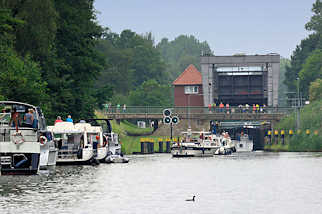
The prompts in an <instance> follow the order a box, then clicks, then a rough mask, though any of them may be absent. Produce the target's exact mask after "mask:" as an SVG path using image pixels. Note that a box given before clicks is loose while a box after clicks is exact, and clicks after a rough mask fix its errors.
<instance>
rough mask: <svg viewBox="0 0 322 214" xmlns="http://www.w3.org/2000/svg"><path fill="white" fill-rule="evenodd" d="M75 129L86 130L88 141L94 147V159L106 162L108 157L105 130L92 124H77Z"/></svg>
mask: <svg viewBox="0 0 322 214" xmlns="http://www.w3.org/2000/svg"><path fill="white" fill-rule="evenodd" d="M75 127H77V128H78V129H80V130H84V132H86V135H87V139H88V141H89V143H91V145H93V151H94V157H95V159H96V160H97V161H98V162H104V161H105V158H106V157H107V155H108V147H107V143H106V142H104V137H103V129H102V127H101V126H93V125H91V124H90V123H86V122H85V123H84V122H80V123H76V124H75Z"/></svg>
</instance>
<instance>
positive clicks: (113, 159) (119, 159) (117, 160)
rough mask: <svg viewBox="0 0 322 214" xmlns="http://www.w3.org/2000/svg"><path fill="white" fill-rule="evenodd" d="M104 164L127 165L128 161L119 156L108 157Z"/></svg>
mask: <svg viewBox="0 0 322 214" xmlns="http://www.w3.org/2000/svg"><path fill="white" fill-rule="evenodd" d="M105 162H106V163H128V162H129V159H128V158H125V157H122V156H121V155H110V156H108V157H107V158H106V160H105Z"/></svg>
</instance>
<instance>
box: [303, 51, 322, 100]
mask: <svg viewBox="0 0 322 214" xmlns="http://www.w3.org/2000/svg"><path fill="white" fill-rule="evenodd" d="M299 77H300V85H301V89H302V93H303V94H304V96H305V97H307V96H308V88H309V85H310V83H311V82H313V81H315V80H316V79H318V78H322V50H319V49H317V50H315V51H314V52H313V53H312V55H311V56H309V57H308V58H307V59H306V60H305V63H304V65H303V68H302V70H301V71H300V73H299ZM321 93H322V91H321Z"/></svg>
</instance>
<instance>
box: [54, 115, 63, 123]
mask: <svg viewBox="0 0 322 214" xmlns="http://www.w3.org/2000/svg"><path fill="white" fill-rule="evenodd" d="M59 122H63V121H62V119H61V116H57V119H56V120H55V124H56V123H59Z"/></svg>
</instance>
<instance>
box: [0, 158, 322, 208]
mask: <svg viewBox="0 0 322 214" xmlns="http://www.w3.org/2000/svg"><path fill="white" fill-rule="evenodd" d="M129 157H130V159H131V160H130V163H128V164H114V165H112V164H109V165H108V164H101V165H99V166H95V167H93V166H59V167H57V168H56V173H55V174H51V173H50V172H42V173H41V174H40V175H38V176H14V177H13V176H1V177H0V213H1V214H4V213H77V214H79V213H81V214H82V213H84V214H88V213H104V214H105V213H126V214H128V213H139V214H144V213H147V214H152V213H176V214H181V213H184V214H186V213H211V214H212V213H270V214H272V213H283V214H285V213H292V214H294V213H301V214H303V213H305V214H309V213H321V210H322V191H321V190H322V153H266V152H252V153H239V154H238V153H235V154H233V155H232V156H215V157H209V158H179V159H178V158H171V156H170V154H156V155H145V156H143V155H142V156H141V155H138V156H129ZM193 195H195V196H196V201H195V202H189V201H185V200H186V199H189V198H192V196H193Z"/></svg>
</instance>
